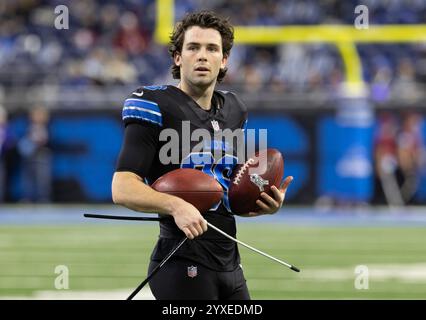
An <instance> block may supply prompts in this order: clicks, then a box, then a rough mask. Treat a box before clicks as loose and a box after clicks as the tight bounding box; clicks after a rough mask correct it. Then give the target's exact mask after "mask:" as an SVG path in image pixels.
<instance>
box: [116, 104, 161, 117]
mask: <svg viewBox="0 0 426 320" xmlns="http://www.w3.org/2000/svg"><path fill="white" fill-rule="evenodd" d="M124 110H138V111H144V112H149V113H151V114H155V115H156V116H159V117H161V116H162V115H161V112H157V111H152V110H149V109H145V108H141V107H135V106H126V107H124V108H123V111H124Z"/></svg>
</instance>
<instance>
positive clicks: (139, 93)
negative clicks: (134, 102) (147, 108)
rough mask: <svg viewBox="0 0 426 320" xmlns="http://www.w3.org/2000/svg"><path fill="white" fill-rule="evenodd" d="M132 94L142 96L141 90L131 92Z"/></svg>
mask: <svg viewBox="0 0 426 320" xmlns="http://www.w3.org/2000/svg"><path fill="white" fill-rule="evenodd" d="M132 94H134V95H135V96H138V97H142V96H143V91H142V92H133V93H132Z"/></svg>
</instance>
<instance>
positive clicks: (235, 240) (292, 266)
mask: <svg viewBox="0 0 426 320" xmlns="http://www.w3.org/2000/svg"><path fill="white" fill-rule="evenodd" d="M84 216H85V217H87V218H101V219H116V220H139V221H160V220H163V219H165V218H147V217H128V216H110V215H101V214H85V215H84ZM207 225H208V226H209V227H210V228H212V229H214V230H216V231H217V232H219V233H220V234H222V235H223V236H225V237H226V238H228V239H230V240H232V241H234V242H236V243H238V244H241V245H242V246H244V247H246V248H248V249H250V250H252V251H254V252H256V253H258V254H260V255H262V256H264V257H267V258H269V259H271V260H274V261H275V262H278V263H280V264H282V265H284V266H286V267H288V268H290V269H291V270H293V271H296V272H300V269H299V268H297V267H295V266H294V265H291V264H289V263H287V262H284V261H282V260H280V259H277V258H275V257H273V256H271V255H269V254H267V253H265V252H263V251H260V250H258V249H256V248H253V247H252V246H249V245H248V244H246V243H244V242H242V241H240V240H238V239H235V238H234V237H231V236H230V235H229V234H227V233H226V232H224V231H222V230H220V229H219V228H217V227H215V226H214V225H212V224H211V223H209V222H207ZM185 239H186V238H185ZM183 242H184V241H182V243H183ZM176 250H177V249H176ZM166 261H167V260H166Z"/></svg>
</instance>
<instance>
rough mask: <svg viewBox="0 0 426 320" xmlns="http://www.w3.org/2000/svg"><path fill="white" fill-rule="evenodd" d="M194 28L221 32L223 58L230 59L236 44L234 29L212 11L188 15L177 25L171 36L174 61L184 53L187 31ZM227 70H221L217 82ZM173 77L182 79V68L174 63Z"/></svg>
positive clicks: (171, 50)
mask: <svg viewBox="0 0 426 320" xmlns="http://www.w3.org/2000/svg"><path fill="white" fill-rule="evenodd" d="M192 26H199V27H201V28H205V29H207V28H212V29H215V30H217V31H219V33H220V35H221V37H222V52H223V56H224V57H229V55H230V53H231V48H232V46H233V44H234V28H233V27H232V26H231V24H230V23H229V20H228V19H222V18H220V17H218V16H217V15H216V14H215V13H214V12H211V11H200V12H196V13H189V14H187V15H186V16H185V17H184V18H183V20H182V21H181V22H178V23H177V24H176V26H175V28H174V30H173V33H172V35H171V36H170V45H169V53H170V55H171V57H172V59H174V57H175V54H176V53H180V52H182V46H183V40H184V36H185V31H186V30H188V29H189V28H190V27H192ZM227 70H228V69H227V68H226V67H225V68H223V69H220V70H219V75H218V76H217V82H221V81H222V80H223V78H224V77H225V74H226V71H227ZM172 75H173V78H174V79H180V68H179V67H178V66H177V65H176V64H174V63H173V66H172Z"/></svg>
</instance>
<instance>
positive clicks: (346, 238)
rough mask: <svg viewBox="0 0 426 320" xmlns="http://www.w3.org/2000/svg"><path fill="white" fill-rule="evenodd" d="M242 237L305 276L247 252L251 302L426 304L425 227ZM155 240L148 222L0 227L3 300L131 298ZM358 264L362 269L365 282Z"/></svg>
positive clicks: (270, 230)
mask: <svg viewBox="0 0 426 320" xmlns="http://www.w3.org/2000/svg"><path fill="white" fill-rule="evenodd" d="M238 230H239V232H238V237H239V239H240V240H242V241H244V242H246V243H248V244H250V245H252V246H254V247H256V248H258V249H260V250H262V251H264V252H266V253H269V254H271V255H272V256H275V257H277V258H280V259H282V260H284V261H286V262H289V263H292V264H294V265H296V266H297V267H299V268H300V269H301V272H300V273H295V272H293V271H291V270H289V269H287V268H285V267H283V266H281V265H280V264H278V263H276V262H274V261H271V260H269V259H267V258H265V257H263V256H260V255H258V254H256V253H254V252H252V251H250V250H248V249H246V248H244V247H240V252H241V256H242V263H243V269H244V271H245V275H246V279H247V283H248V286H249V289H250V292H251V295H252V298H253V299H425V298H426V229H425V228H424V227H397V228H395V227H356V226H354V227H349V226H344V227H323V226H311V227H301V226H288V225H287V226H286V225H284V224H280V223H278V224H265V223H259V224H254V223H240V224H239V226H238ZM157 234H158V226H156V225H151V224H143V223H141V224H136V225H135V224H113V223H106V224H102V223H99V224H87V225H85V224H75V225H74V224H71V225H62V226H55V225H51V226H35V225H21V226H20V225H3V226H0V298H9V299H10V298H19V299H21V298H42V299H55V298H58V297H60V296H59V295H60V294H62V293H63V292H65V291H66V292H67V294H72V293H75V296H72V295H71V296H70V295H69V296H66V297H68V298H69V297H73V298H84V297H85V296H84V295H83V294H84V293H85V292H91V293H92V295H91V296H89V298H95V299H97V298H99V299H101V298H114V299H115V298H116V299H124V298H125V297H126V295H127V294H130V292H131V291H132V290H133V289H134V288H135V287H136V286H137V285H138V284H139V283H140V282H141V281H142V280H143V279H144V278H145V277H146V269H147V262H148V260H149V255H150V253H151V249H152V247H153V246H154V243H155V240H156V237H157ZM58 266H66V268H67V270H68V276H69V277H68V286H69V289H68V290H58V289H55V281H56V283H58V281H59V283H62V285H64V283H65V282H63V281H64V280H63V279H64V278H63V277H64V276H65V273H63V271H60V270H64V269H60V268H63V267H58ZM357 266H365V267H359V268H362V269H361V270H363V273H362V274H361V275H359V273H357V272H356V271H357V270H358V269H356V268H357ZM57 267H58V268H59V269H56V271H57V272H58V273H55V268H57ZM57 277H62V278H57ZM357 277H358V278H357ZM360 277H361V278H360ZM58 279H62V280H58ZM60 281H62V282H60ZM357 284H358V286H357ZM357 287H358V288H357ZM108 292H112V293H113V292H119V293H120V294H118V295H116V296H111V295H107V294H108ZM93 293H95V295H93ZM96 293H97V295H96Z"/></svg>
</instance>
